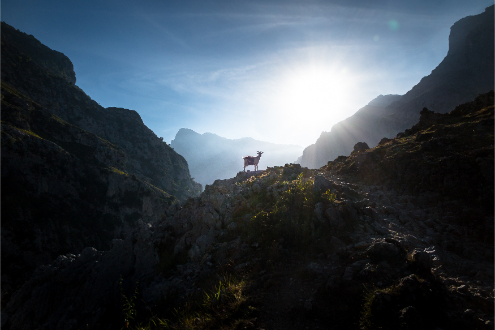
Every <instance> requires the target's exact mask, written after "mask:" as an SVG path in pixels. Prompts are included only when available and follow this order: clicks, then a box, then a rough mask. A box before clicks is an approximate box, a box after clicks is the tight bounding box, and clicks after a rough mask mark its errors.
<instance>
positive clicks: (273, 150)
mask: <svg viewBox="0 0 495 330" xmlns="http://www.w3.org/2000/svg"><path fill="white" fill-rule="evenodd" d="M170 146H171V147H172V148H174V150H175V151H177V152H178V153H179V154H181V155H182V156H184V158H185V159H186V160H187V164H188V165H189V170H190V171H191V175H192V176H193V177H194V179H195V180H196V181H197V182H199V183H201V184H202V185H203V186H206V185H207V184H212V183H213V182H214V181H215V180H218V179H229V178H232V177H234V176H235V175H236V174H237V172H239V170H241V169H242V168H243V161H242V157H244V156H248V155H255V154H256V151H257V150H261V151H263V152H264V153H263V157H262V158H261V160H260V165H259V166H260V169H264V168H266V167H267V166H276V165H283V164H287V163H293V162H294V161H295V160H296V158H297V157H298V155H300V154H301V151H302V149H303V148H302V147H300V146H296V145H283V144H274V143H268V142H263V141H257V140H254V139H252V138H242V139H234V140H233V139H226V138H223V137H220V136H218V135H216V134H212V133H204V134H198V133H196V132H194V131H193V130H190V129H186V128H181V129H180V130H179V131H178V132H177V135H176V136H175V139H174V140H172V142H171V144H170ZM252 169H253V168H252ZM252 169H251V170H252ZM247 170H249V167H248V168H247Z"/></svg>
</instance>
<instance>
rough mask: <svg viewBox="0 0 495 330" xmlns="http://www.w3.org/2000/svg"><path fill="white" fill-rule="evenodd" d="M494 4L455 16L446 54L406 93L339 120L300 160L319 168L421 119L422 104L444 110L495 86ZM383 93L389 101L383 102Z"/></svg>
mask: <svg viewBox="0 0 495 330" xmlns="http://www.w3.org/2000/svg"><path fill="white" fill-rule="evenodd" d="M493 8H494V7H493V6H491V7H488V8H487V9H486V10H485V12H483V13H481V14H479V15H475V16H469V17H465V18H463V19H461V20H459V21H458V22H456V23H455V24H454V25H453V26H452V28H451V32H450V36H449V52H448V54H447V56H446V57H445V58H444V60H443V61H442V62H441V63H440V64H439V65H438V66H437V67H436V68H435V69H434V70H433V71H432V72H431V74H430V75H428V76H426V77H424V78H423V79H421V81H420V82H419V83H418V84H417V85H416V86H414V87H413V88H412V89H411V90H410V91H409V92H407V93H406V94H405V95H403V96H401V97H400V96H396V95H394V96H381V97H378V98H377V99H375V100H373V101H372V102H370V103H369V104H368V105H367V106H366V107H364V108H362V109H360V110H359V111H358V112H356V113H355V114H354V115H352V116H351V117H349V118H347V119H345V120H343V121H341V122H339V123H337V124H335V125H334V126H333V127H332V129H331V131H330V132H323V133H322V134H321V136H320V137H319V138H318V140H317V141H316V143H315V144H313V145H311V146H309V147H307V148H306V149H305V150H304V152H303V155H302V156H301V157H300V159H298V162H299V163H300V164H301V165H303V166H307V167H310V168H319V167H321V166H323V165H325V164H326V163H327V162H328V161H329V160H333V159H335V158H336V157H338V156H340V155H349V154H350V152H351V151H352V147H353V146H354V144H355V143H357V142H359V141H364V142H366V143H368V144H369V145H370V146H371V147H374V146H376V145H377V144H378V142H379V141H380V139H381V138H383V137H387V138H392V137H394V136H395V135H396V134H397V133H399V132H401V131H404V130H405V129H407V128H409V127H411V126H412V125H414V124H415V123H417V121H418V120H419V116H420V115H419V112H420V110H421V109H422V108H423V107H427V108H428V109H430V110H432V111H435V112H438V113H445V112H448V111H450V110H451V109H453V108H454V107H455V106H457V105H459V104H461V103H465V102H468V101H470V100H472V99H474V98H475V97H476V96H477V95H478V94H481V93H486V92H488V91H490V90H491V89H493V85H494V78H493V71H494V66H493V63H494V50H493V49H494V34H493V16H494V14H493ZM394 98H395V99H394ZM380 99H381V100H383V101H385V100H386V101H387V102H388V101H390V102H389V104H387V103H386V102H385V103H383V102H379V101H380ZM377 103H379V104H380V105H378V104H377Z"/></svg>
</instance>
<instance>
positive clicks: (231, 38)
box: [1, 0, 493, 146]
mask: <svg viewBox="0 0 495 330" xmlns="http://www.w3.org/2000/svg"><path fill="white" fill-rule="evenodd" d="M492 4H493V0H470V1H465V0H435V1H431V0H416V1H407V0H359V1H357V0H356V1H353V0H347V1H345V0H335V1H332V0H327V1H316V0H314V1H313V0H300V1H292V0H284V1H282V0H270V1H266V0H265V1H260V0H249V1H248V0H245V1H240V0H228V1H223V0H221V1H207V0H201V1H189V0H181V1H179V0H142V1H130V0H98V1H94V0H85V1H67V0H64V1H58V0H57V1H56V0H45V1H39V0H3V1H2V2H1V19H2V21H4V22H6V23H8V24H10V25H12V26H13V27H15V28H17V29H19V30H21V31H23V32H26V33H28V34H32V35H34V36H35V37H36V38H37V39H38V40H40V41H41V42H42V43H43V44H45V45H46V46H48V47H50V48H52V49H54V50H57V51H59V52H62V53H64V54H65V55H66V56H68V57H69V59H70V60H71V61H72V63H73V64H74V70H75V72H76V79H77V82H76V85H78V86H79V87H81V88H82V89H83V90H84V91H85V92H86V94H88V95H89V96H90V97H91V98H92V99H93V100H95V101H96V102H98V103H99V104H101V105H102V106H104V107H112V106H115V107H122V108H127V109H133V110H136V111H137V112H138V113H139V114H140V115H141V118H142V119H143V122H144V123H145V125H146V126H148V127H149V128H150V129H151V130H153V131H154V132H155V133H156V135H157V136H159V137H163V138H164V140H165V141H166V142H169V143H170V141H171V140H172V139H174V137H175V134H176V133H177V131H178V130H179V129H180V128H189V129H192V130H194V131H196V132H198V133H201V134H202V133H205V132H210V133H214V134H217V135H220V136H222V137H226V138H229V139H238V138H242V137H252V138H255V139H257V140H262V141H267V142H273V143H283V144H296V145H300V146H308V145H310V144H312V143H314V142H315V141H316V139H317V138H318V137H319V136H320V134H321V132H322V131H330V130H331V127H332V126H333V125H334V124H336V123H337V122H339V121H341V120H343V119H345V118H347V117H349V116H351V115H352V114H353V113H354V112H356V111H357V110H359V109H360V108H361V107H363V106H365V105H366V104H367V103H368V102H370V101H371V100H372V99H374V98H375V97H377V96H378V95H380V94H383V95H385V94H401V95H402V94H405V93H406V92H407V91H408V90H410V89H411V88H412V87H413V86H414V85H416V84H417V83H418V82H419V81H420V80H421V78H422V77H424V76H426V75H428V74H430V73H431V71H432V70H433V69H434V68H435V67H436V66H437V65H438V64H439V63H440V62H441V61H442V59H443V58H444V57H445V56H446V55H447V52H448V36H449V33H450V27H451V26H452V24H454V23H455V22H456V21H458V20H459V19H461V18H463V17H465V16H468V15H476V14H479V13H481V12H483V11H484V9H485V8H486V7H488V6H490V5H492Z"/></svg>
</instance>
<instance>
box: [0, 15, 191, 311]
mask: <svg viewBox="0 0 495 330" xmlns="http://www.w3.org/2000/svg"><path fill="white" fill-rule="evenodd" d="M1 51H2V84H1V91H2V128H1V134H2V139H1V141H2V151H1V152H2V164H1V166H2V210H1V212H2V262H3V265H4V267H2V305H4V304H5V302H6V301H8V299H9V297H10V295H11V294H12V292H14V291H15V290H16V289H17V288H18V287H19V285H21V284H22V283H24V282H25V281H26V280H27V279H28V278H30V277H31V275H32V273H33V271H34V269H35V268H36V267H38V266H41V265H43V264H47V263H50V262H52V261H53V260H54V259H55V258H56V257H57V256H58V255H60V254H66V253H79V252H80V251H81V250H82V249H83V248H85V247H87V246H94V247H96V248H98V249H108V248H110V246H111V240H112V239H114V238H122V237H124V232H125V230H126V228H127V227H130V228H132V227H136V226H137V221H138V220H139V219H142V220H143V221H146V222H155V221H158V220H160V219H161V218H162V217H163V216H166V213H167V209H168V208H169V207H171V206H172V205H174V204H176V203H178V202H179V201H184V200H185V199H186V198H187V197H190V196H196V195H197V194H199V192H200V191H201V186H200V185H199V184H197V183H195V182H194V181H193V180H192V179H191V177H190V174H189V171H188V168H187V163H186V161H185V160H184V158H183V157H182V156H180V155H178V154H177V153H176V152H174V151H173V150H172V149H171V148H170V147H169V146H167V145H166V144H165V143H164V142H163V141H161V140H160V139H159V138H158V137H156V135H154V133H153V132H151V131H150V130H149V129H148V128H147V127H146V126H145V125H144V124H143V122H142V120H141V118H140V117H139V115H138V114H137V112H135V111H131V110H125V109H117V108H110V109H104V108H102V107H101V106H99V105H98V104H97V103H96V102H95V101H93V100H91V99H90V98H89V97H88V96H87V95H86V94H85V93H84V92H83V91H82V90H80V89H79V88H78V87H77V86H75V85H74V83H75V73H74V71H73V67H72V63H71V62H70V60H69V59H68V58H67V57H65V56H64V55H63V54H61V53H59V52H56V51H53V50H51V49H49V48H48V47H46V46H44V45H42V44H41V43H40V42H39V41H38V40H36V39H35V38H34V37H33V36H28V35H26V34H24V33H22V32H20V31H18V30H16V29H14V28H13V27H11V26H8V25H7V24H5V23H3V22H2V49H1ZM6 265H8V266H6Z"/></svg>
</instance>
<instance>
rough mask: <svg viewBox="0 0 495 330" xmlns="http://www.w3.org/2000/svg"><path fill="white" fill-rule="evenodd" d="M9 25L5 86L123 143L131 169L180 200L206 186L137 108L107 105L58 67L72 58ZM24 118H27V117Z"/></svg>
mask: <svg viewBox="0 0 495 330" xmlns="http://www.w3.org/2000/svg"><path fill="white" fill-rule="evenodd" d="M4 26H5V28H2V42H3V46H2V86H4V85H5V86H6V87H8V88H10V89H12V90H15V92H13V94H14V95H18V94H19V95H20V94H22V95H23V97H25V98H27V99H29V100H30V101H32V102H34V103H36V104H37V105H40V106H41V107H40V109H41V110H42V111H47V112H49V113H51V114H54V115H56V116H58V117H60V118H61V119H62V120H63V121H66V122H67V123H69V124H72V125H75V126H77V127H79V128H81V129H83V130H86V131H88V132H90V133H93V134H95V135H96V136H98V137H100V138H102V139H105V140H107V141H109V142H110V143H112V144H114V145H116V146H118V147H120V148H121V149H122V151H123V152H124V153H125V154H126V156H127V161H126V163H125V166H124V170H125V172H127V173H132V174H134V175H136V176H137V177H138V178H139V179H141V180H144V181H147V182H149V183H150V184H152V185H154V186H156V187H158V188H160V189H162V190H164V191H165V192H167V193H169V194H172V195H174V196H175V197H177V198H178V199H179V200H185V199H187V198H188V197H191V196H195V195H197V194H198V192H199V191H200V190H201V188H200V186H199V185H198V184H197V183H195V182H194V181H193V180H192V179H191V176H190V174H189V169H188V167H187V162H186V161H185V159H184V158H183V157H182V156H180V155H179V154H177V153H176V152H174V151H173V149H172V148H170V146H168V145H167V144H166V143H164V142H163V141H162V140H161V139H159V138H158V137H157V136H156V135H155V134H154V133H153V132H152V131H151V130H150V129H149V128H148V127H146V126H145V125H144V124H143V121H142V120H141V117H140V116H139V114H138V113H137V112H136V111H134V110H127V109H122V108H108V109H105V108H103V107H101V106H100V105H99V104H98V103H96V102H95V101H93V100H92V99H91V98H90V97H89V96H87V95H86V94H85V93H84V92H83V91H82V90H81V89H80V88H78V87H77V86H75V85H74V84H73V83H72V82H69V81H68V80H67V78H66V77H67V76H73V72H72V74H70V71H68V69H64V70H65V71H63V70H58V71H57V69H54V68H59V67H60V66H62V67H64V68H65V67H69V66H68V65H65V64H60V63H66V62H68V63H70V60H69V59H68V58H67V57H65V56H64V55H63V54H61V53H58V52H55V51H52V50H50V49H49V48H48V47H45V46H42V45H41V44H40V43H39V41H37V40H36V39H34V37H32V36H31V37H30V36H26V35H25V34H24V33H22V32H19V31H17V30H15V29H14V28H12V27H10V26H8V25H7V24H6V23H2V27H4ZM37 48H40V49H42V52H41V53H40V54H41V55H42V57H38V52H37V51H36V49H37ZM26 49H27V50H26ZM32 49H34V51H31V50H32ZM28 54H29V55H28ZM49 54H52V55H53V57H54V59H52V61H51V62H50V61H48V63H54V64H53V65H50V66H49V68H48V70H47V69H46V66H45V64H44V63H45V62H47V61H46V60H45V58H50V55H49ZM71 65H72V64H71ZM74 76H75V75H74ZM69 80H70V79H69ZM2 112H3V111H2ZM3 115H4V113H2V116H3ZM19 119H20V121H22V118H19Z"/></svg>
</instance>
